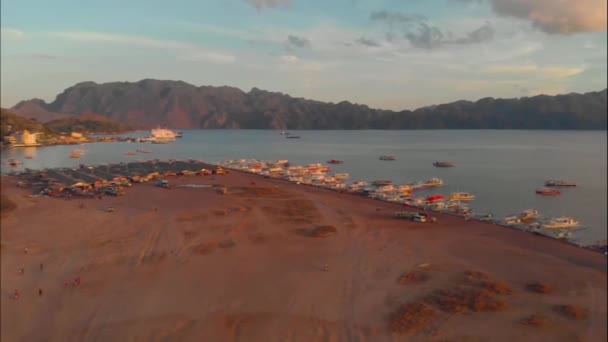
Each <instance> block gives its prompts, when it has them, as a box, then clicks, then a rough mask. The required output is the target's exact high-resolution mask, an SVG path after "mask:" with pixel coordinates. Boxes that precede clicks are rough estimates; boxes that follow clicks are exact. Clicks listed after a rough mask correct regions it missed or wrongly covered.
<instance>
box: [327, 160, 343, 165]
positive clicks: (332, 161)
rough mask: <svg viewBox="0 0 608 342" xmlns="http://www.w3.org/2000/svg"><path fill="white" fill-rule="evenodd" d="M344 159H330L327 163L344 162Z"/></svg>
mask: <svg viewBox="0 0 608 342" xmlns="http://www.w3.org/2000/svg"><path fill="white" fill-rule="evenodd" d="M343 163H344V161H343V160H338V159H330V160H328V161H327V164H343Z"/></svg>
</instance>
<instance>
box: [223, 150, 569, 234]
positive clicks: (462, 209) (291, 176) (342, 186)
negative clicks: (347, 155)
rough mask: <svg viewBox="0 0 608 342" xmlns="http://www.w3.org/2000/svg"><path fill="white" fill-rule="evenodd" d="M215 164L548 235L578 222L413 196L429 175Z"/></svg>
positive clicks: (462, 197) (427, 184)
mask: <svg viewBox="0 0 608 342" xmlns="http://www.w3.org/2000/svg"><path fill="white" fill-rule="evenodd" d="M328 163H329V164H341V163H342V161H340V160H335V159H332V160H329V161H328ZM217 165H218V166H221V167H224V168H227V169H235V170H240V171H244V172H249V173H255V174H259V175H262V176H265V177H268V178H277V179H283V180H287V181H291V182H294V183H297V184H307V185H313V186H318V187H323V188H328V189H333V190H338V191H345V192H350V193H354V194H360V195H364V196H367V197H370V198H374V199H377V200H383V201H388V202H394V203H399V204H403V205H404V206H406V207H415V208H420V209H428V210H433V211H437V212H443V213H450V214H455V215H460V216H464V217H466V218H468V219H477V220H481V221H487V222H492V223H496V224H500V225H504V226H509V227H514V228H519V229H522V230H527V231H531V232H536V233H543V230H548V231H558V234H557V235H555V234H553V235H551V234H548V235H550V236H552V237H556V238H570V237H571V233H570V232H564V231H559V230H566V229H572V228H579V227H580V224H579V222H577V221H576V220H574V219H573V218H571V217H558V218H553V219H547V218H542V217H541V216H540V214H539V212H538V211H537V210H535V209H527V210H524V211H522V212H521V213H520V214H517V215H512V216H508V217H505V218H502V219H496V218H494V216H493V215H492V214H488V213H480V214H476V213H474V212H473V210H472V209H471V208H470V207H469V206H468V204H467V203H469V202H470V201H473V200H475V195H474V194H471V193H468V192H454V193H452V194H450V195H446V196H444V195H441V194H434V195H430V196H426V197H424V196H414V193H415V192H416V191H417V190H423V189H428V188H434V187H440V186H443V185H444V182H443V180H441V179H439V178H431V179H428V180H426V181H417V182H412V183H408V184H404V185H395V184H393V182H392V181H391V180H387V179H379V180H374V181H372V182H367V181H361V180H358V181H353V182H350V183H349V182H348V180H349V178H350V175H349V174H348V173H331V167H330V166H325V165H322V164H309V165H307V166H296V165H291V164H290V163H289V161H287V160H278V161H259V160H255V159H241V160H230V161H225V162H220V163H218V164H217Z"/></svg>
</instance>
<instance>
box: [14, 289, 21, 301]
mask: <svg viewBox="0 0 608 342" xmlns="http://www.w3.org/2000/svg"><path fill="white" fill-rule="evenodd" d="M20 297H21V294H20V293H19V290H17V289H15V292H14V293H13V298H14V299H15V300H17V299H19V298H20Z"/></svg>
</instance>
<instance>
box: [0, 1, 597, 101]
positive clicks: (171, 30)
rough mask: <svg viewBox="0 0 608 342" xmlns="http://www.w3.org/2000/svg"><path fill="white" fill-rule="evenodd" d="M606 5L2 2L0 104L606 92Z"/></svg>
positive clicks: (438, 97)
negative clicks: (165, 86) (148, 91)
mask: <svg viewBox="0 0 608 342" xmlns="http://www.w3.org/2000/svg"><path fill="white" fill-rule="evenodd" d="M606 3H607V2H606V0H172V1H167V0H163V1H159V0H103V1H101V0H79V1H76V0H53V1H48V0H2V2H1V5H0V6H1V8H0V19H1V20H0V26H1V34H2V35H1V48H0V71H1V80H0V81H1V83H0V85H1V87H0V89H1V99H0V102H1V103H0V104H1V106H2V107H5V108H6V107H12V106H14V105H15V104H16V103H17V102H19V101H21V100H25V99H31V98H41V99H43V100H45V101H47V102H48V101H52V100H54V98H55V97H56V95H57V94H59V93H61V92H62V91H63V90H64V89H66V88H68V87H70V86H72V85H74V84H76V83H79V82H84V81H94V82H97V83H104V82H115V81H131V82H135V81H139V80H141V79H146V78H153V79H166V80H182V81H185V82H188V83H191V84H194V85H197V86H201V85H212V86H222V85H228V86H234V87H238V88H240V89H242V90H244V91H249V90H250V89H251V88H253V87H257V88H260V89H265V90H269V91H277V92H282V93H286V94H290V95H292V96H294V97H305V98H310V99H315V100H320V101H328V102H336V103H337V102H340V101H343V100H346V101H350V102H354V103H360V104H366V105H368V106H370V107H373V108H382V109H393V110H402V109H415V108H419V107H423V106H427V105H433V104H440V103H446V102H451V101H457V100H461V99H464V100H473V101H474V100H477V99H480V98H484V97H488V96H491V97H496V98H512V97H522V96H533V95H538V94H549V95H554V94H561V93H569V92H579V93H581V92H588V91H598V90H602V89H604V88H606V87H607V85H606V84H607V76H606V74H607V63H608V62H607V33H606V25H607V24H606V10H607V8H606V6H607V5H606Z"/></svg>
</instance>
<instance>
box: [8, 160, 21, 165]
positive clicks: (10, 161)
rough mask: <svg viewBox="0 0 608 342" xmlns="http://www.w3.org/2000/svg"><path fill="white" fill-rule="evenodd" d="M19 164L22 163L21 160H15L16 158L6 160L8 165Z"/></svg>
mask: <svg viewBox="0 0 608 342" xmlns="http://www.w3.org/2000/svg"><path fill="white" fill-rule="evenodd" d="M21 164H23V163H22V162H21V161H19V160H16V159H10V160H9V161H8V165H10V166H19V165H21Z"/></svg>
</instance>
